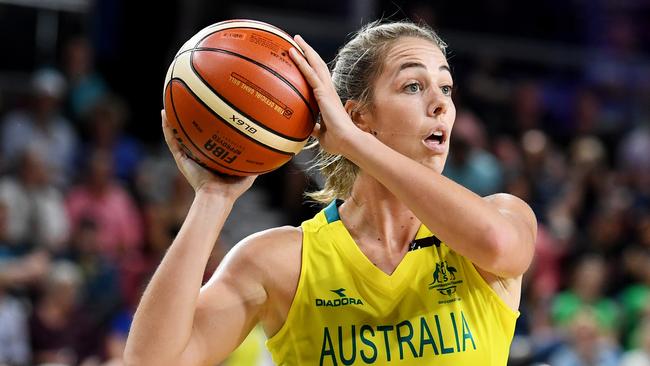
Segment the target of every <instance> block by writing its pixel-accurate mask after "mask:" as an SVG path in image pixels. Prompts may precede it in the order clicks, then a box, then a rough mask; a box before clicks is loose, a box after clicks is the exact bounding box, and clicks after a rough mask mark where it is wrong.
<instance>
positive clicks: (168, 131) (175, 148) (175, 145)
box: [160, 109, 183, 160]
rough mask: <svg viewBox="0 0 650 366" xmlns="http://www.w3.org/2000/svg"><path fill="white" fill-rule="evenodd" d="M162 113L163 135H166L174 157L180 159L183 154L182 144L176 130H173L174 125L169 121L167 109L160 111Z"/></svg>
mask: <svg viewBox="0 0 650 366" xmlns="http://www.w3.org/2000/svg"><path fill="white" fill-rule="evenodd" d="M160 115H161V117H162V130H163V136H165V142H166V143H167V147H169V151H171V153H172V155H173V156H174V159H177V160H178V159H179V158H180V157H181V156H182V155H183V150H182V149H181V145H180V143H179V142H178V140H177V139H176V137H175V136H174V132H173V131H172V127H171V126H170V125H169V121H167V116H166V115H165V110H164V109H163V110H161V111H160Z"/></svg>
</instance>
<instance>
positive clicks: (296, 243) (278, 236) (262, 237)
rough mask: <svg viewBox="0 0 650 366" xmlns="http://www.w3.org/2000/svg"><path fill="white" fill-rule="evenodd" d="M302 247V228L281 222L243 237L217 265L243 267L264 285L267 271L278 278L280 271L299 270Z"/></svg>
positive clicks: (238, 269) (243, 269)
mask: <svg viewBox="0 0 650 366" xmlns="http://www.w3.org/2000/svg"><path fill="white" fill-rule="evenodd" d="M301 251H302V229H301V228H300V227H293V226H282V227H277V228H272V229H268V230H264V231H261V232H258V233H255V234H252V235H250V236H248V237H246V238H244V239H243V240H242V241H240V242H239V243H237V244H236V245H235V246H234V247H233V248H232V249H231V250H230V251H229V252H228V254H227V255H226V256H225V258H224V260H223V263H222V265H223V266H220V267H230V268H231V269H234V270H235V271H237V272H239V271H245V272H246V273H248V275H251V276H253V277H255V280H256V282H258V283H261V284H263V285H264V287H267V285H268V284H269V278H268V277H269V275H270V274H273V277H274V278H276V279H277V278H278V277H282V276H281V274H282V273H283V272H289V273H293V272H299V271H300V254H301Z"/></svg>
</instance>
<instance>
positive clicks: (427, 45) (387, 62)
mask: <svg viewBox="0 0 650 366" xmlns="http://www.w3.org/2000/svg"><path fill="white" fill-rule="evenodd" d="M408 62H417V63H422V64H424V65H425V66H427V68H431V69H435V70H438V68H439V67H440V66H443V65H444V66H447V67H448V66H449V64H448V63H447V58H446V57H445V55H444V54H443V53H442V51H441V50H440V48H439V47H438V45H436V44H435V43H433V42H431V41H429V40H426V39H422V38H415V37H402V38H399V39H397V40H396V41H395V42H394V43H393V44H392V45H391V46H390V48H389V49H388V51H387V52H386V56H385V57H384V61H383V63H382V64H383V65H382V66H383V67H382V69H383V70H382V74H384V73H390V74H394V73H396V72H397V71H399V70H400V68H401V66H402V65H403V64H404V63H408Z"/></svg>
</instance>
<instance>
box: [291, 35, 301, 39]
mask: <svg viewBox="0 0 650 366" xmlns="http://www.w3.org/2000/svg"><path fill="white" fill-rule="evenodd" d="M293 38H295V39H299V40H302V37H301V36H300V34H296V36H295V37H293Z"/></svg>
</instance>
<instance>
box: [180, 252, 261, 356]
mask: <svg viewBox="0 0 650 366" xmlns="http://www.w3.org/2000/svg"><path fill="white" fill-rule="evenodd" d="M233 252H234V253H229V255H228V256H226V258H224V261H223V262H222V263H221V265H220V266H219V268H217V271H216V272H215V274H214V275H213V276H212V278H211V279H210V281H209V282H208V283H207V284H206V285H204V286H203V287H202V288H201V292H200V294H199V298H198V300H197V305H196V311H195V313H194V321H193V329H192V336H191V338H190V342H189V343H188V345H187V347H186V349H185V351H184V352H183V358H182V359H183V362H182V363H181V364H183V365H214V364H217V363H219V362H221V361H222V360H224V359H225V358H226V357H227V356H228V355H229V354H230V353H231V352H232V351H233V350H234V349H235V348H237V346H238V345H239V344H240V343H241V342H242V341H243V340H244V338H246V336H247V335H248V333H249V332H250V331H251V329H252V328H253V327H254V326H255V324H257V322H258V321H259V315H260V312H261V310H262V308H263V306H264V304H265V303H266V299H267V295H266V291H265V290H264V287H263V285H262V281H261V279H260V277H259V276H258V273H257V271H256V270H255V268H252V266H250V265H249V264H250V263H248V261H247V258H246V256H247V255H248V254H247V253H246V249H241V248H235V249H234V250H233Z"/></svg>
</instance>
